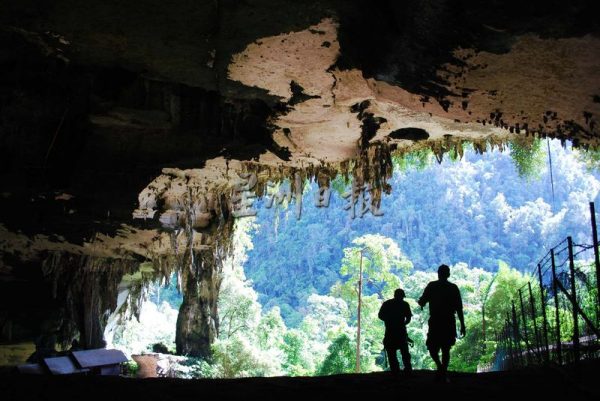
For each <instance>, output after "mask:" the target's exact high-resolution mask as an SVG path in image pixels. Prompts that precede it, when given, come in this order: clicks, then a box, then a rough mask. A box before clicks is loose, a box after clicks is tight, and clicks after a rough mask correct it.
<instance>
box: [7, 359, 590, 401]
mask: <svg viewBox="0 0 600 401" xmlns="http://www.w3.org/2000/svg"><path fill="white" fill-rule="evenodd" d="M599 371H600V362H599V361H593V362H585V363H582V364H581V365H580V367H579V368H573V367H567V368H563V369H557V368H531V369H525V370H518V371H511V372H494V373H481V374H469V373H454V374H452V375H451V380H452V382H451V383H449V384H438V383H434V381H433V378H434V373H433V372H432V371H417V372H415V374H414V376H413V377H411V378H395V377H392V376H390V375H389V374H388V373H371V374H361V375H353V374H347V375H335V376H326V377H297V378H289V377H275V378H247V379H229V380H184V379H145V380H144V379H125V378H115V377H98V376H82V377H76V376H62V377H60V376H59V377H50V376H13V375H5V376H0V377H1V378H0V394H2V398H3V399H5V400H38V399H39V400H41V399H44V400H47V399H60V400H76V399H77V400H83V399H102V400H110V399H139V400H188V399H189V400H192V399H193V400H198V399H219V400H221V399H231V398H238V399H239V398H241V397H243V398H244V399H260V400H264V399H278V398H279V399H288V398H290V397H292V398H302V399H306V400H314V399H356V398H366V399H369V400H384V399H408V400H420V399H423V400H428V399H432V398H433V397H440V396H442V397H444V399H448V400H508V399H525V398H529V399H534V397H535V399H562V400H588V399H590V400H591V399H594V400H598V399H600V391H599V389H598V382H597V375H598V372H599Z"/></svg>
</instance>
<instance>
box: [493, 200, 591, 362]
mask: <svg viewBox="0 0 600 401" xmlns="http://www.w3.org/2000/svg"><path fill="white" fill-rule="evenodd" d="M590 212H591V225H592V239H591V243H590V244H578V243H575V242H574V241H573V239H572V238H571V237H567V238H566V239H564V240H563V241H561V242H560V243H559V244H557V245H556V246H554V247H553V248H552V249H550V251H549V252H548V253H547V254H546V255H544V257H542V259H541V260H540V261H539V263H538V264H537V269H536V271H535V272H534V274H532V279H531V280H530V281H529V282H528V283H527V284H526V285H524V286H523V287H521V288H520V289H519V290H518V291H517V293H516V294H514V297H513V300H512V304H511V306H510V308H509V310H507V311H506V318H505V323H504V326H503V328H502V330H501V331H500V332H499V333H496V341H497V345H496V354H495V359H494V362H493V363H492V365H491V366H487V367H486V369H485V370H506V369H512V368H515V367H523V366H526V365H533V364H550V363H554V364H558V365H563V364H566V363H573V362H577V361H580V360H582V359H589V358H598V357H600V333H599V330H598V328H599V327H600V311H599V305H600V294H599V288H598V285H599V276H600V261H599V254H598V251H599V250H598V234H597V229H596V213H595V207H594V204H593V203H590Z"/></svg>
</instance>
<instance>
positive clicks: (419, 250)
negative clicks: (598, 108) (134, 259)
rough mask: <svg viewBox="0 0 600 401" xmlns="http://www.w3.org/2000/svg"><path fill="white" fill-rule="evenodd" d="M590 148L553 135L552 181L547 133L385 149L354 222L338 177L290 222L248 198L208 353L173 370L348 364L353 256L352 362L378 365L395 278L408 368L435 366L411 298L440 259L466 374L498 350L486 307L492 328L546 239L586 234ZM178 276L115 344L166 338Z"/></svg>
mask: <svg viewBox="0 0 600 401" xmlns="http://www.w3.org/2000/svg"><path fill="white" fill-rule="evenodd" d="M596 156H598V153H594V152H592V153H585V154H583V153H579V152H577V151H575V150H572V149H570V148H569V147H566V148H563V147H561V146H560V143H558V142H553V143H551V158H552V165H553V168H552V173H553V174H552V175H553V179H552V180H551V179H550V171H549V168H548V166H549V164H550V160H549V158H548V153H547V148H546V142H544V141H539V140H538V141H536V142H534V144H533V146H531V147H523V146H520V145H518V144H511V145H510V151H508V150H506V151H505V152H498V151H492V152H487V153H485V154H484V155H478V154H476V153H475V152H474V151H473V150H467V152H466V154H465V156H464V157H463V158H462V159H461V160H457V159H455V160H453V159H452V158H450V157H449V158H448V160H444V161H443V162H442V163H441V164H438V163H437V162H436V161H435V158H434V157H433V155H432V154H430V153H429V152H427V151H421V152H418V153H414V154H411V155H408V156H407V157H405V158H397V159H395V161H394V162H395V164H396V166H395V167H396V168H395V173H394V177H393V179H392V180H391V185H392V192H391V194H390V195H388V196H384V197H383V200H382V205H381V209H380V210H381V211H382V212H383V213H384V215H383V216H380V217H374V216H372V215H371V214H369V213H367V214H366V215H365V216H363V217H362V218H359V217H356V218H355V219H352V218H351V216H350V212H349V211H348V210H345V209H344V206H345V204H346V201H345V200H344V198H343V196H342V195H343V193H344V192H345V191H346V190H347V189H348V188H349V184H348V183H345V182H344V181H343V180H342V179H341V178H338V179H336V180H335V181H334V182H333V183H332V188H333V191H332V194H331V199H330V205H329V207H323V208H317V207H316V206H315V202H314V199H315V196H316V193H317V188H316V187H315V185H314V184H313V185H307V187H306V188H305V193H304V196H303V204H302V214H301V217H300V219H297V216H296V207H295V205H294V204H293V202H292V204H289V205H287V204H284V205H283V206H278V207H277V208H275V207H273V208H267V207H266V202H267V201H268V199H262V200H259V201H257V202H256V204H255V205H254V206H255V208H256V209H257V211H258V215H257V217H249V218H240V219H238V220H237V221H236V229H235V235H234V254H233V255H232V257H230V258H229V259H228V260H226V261H225V266H224V270H223V282H222V285H221V291H220V295H219V303H218V313H219V333H218V338H217V339H215V342H214V343H213V344H212V351H213V357H212V358H211V359H210V360H196V359H193V358H190V359H188V362H186V364H185V366H181V367H180V372H178V375H180V376H181V377H242V376H273V375H275V376H277V375H296V376H298V375H300V376H307V375H327V374H334V373H343V372H353V371H354V369H355V362H356V341H357V331H358V329H357V327H358V316H357V305H358V297H357V288H358V285H357V284H358V277H359V273H358V272H359V268H360V266H361V265H362V268H363V274H362V278H363V292H362V303H361V305H362V315H361V316H362V317H361V341H360V348H361V354H360V361H361V371H362V372H371V371H376V370H382V369H385V368H386V363H385V359H384V357H383V352H382V344H381V341H382V338H383V332H384V326H383V323H382V322H381V321H380V320H379V319H378V317H377V312H378V310H379V308H380V307H381V304H382V302H383V301H384V300H385V299H389V298H390V297H391V296H392V294H393V291H394V289H395V288H398V287H401V288H403V289H404V290H405V292H406V300H407V302H408V303H409V305H410V307H411V309H412V312H413V320H412V322H411V323H410V324H409V325H408V327H407V329H408V334H409V336H410V338H411V339H412V340H413V341H414V347H412V348H411V349H410V353H411V355H412V361H413V366H414V367H415V368H417V369H422V368H432V361H431V358H430V357H429V356H428V352H427V349H426V347H425V339H426V334H427V327H428V325H427V319H428V310H427V308H425V309H421V308H419V306H418V305H417V303H416V300H417V299H418V298H419V297H420V295H421V294H422V292H423V289H424V288H425V286H426V285H427V283H428V282H429V281H432V280H435V279H436V278H437V276H436V274H435V270H436V269H437V266H438V265H439V264H441V263H446V264H448V265H450V266H451V277H450V280H451V281H452V282H454V283H456V284H457V285H458V286H459V288H460V291H461V294H462V299H463V303H464V309H465V322H466V326H467V330H466V336H465V337H464V338H462V339H460V340H458V341H457V344H456V346H455V347H454V348H453V351H452V361H451V365H450V368H451V369H452V370H460V371H471V372H474V371H476V369H477V367H478V366H479V365H483V364H488V363H490V362H492V361H493V360H494V354H495V352H496V338H495V336H494V335H488V336H487V337H484V334H483V330H482V328H483V326H484V322H483V314H482V310H483V308H485V326H486V327H487V328H488V329H487V330H488V333H498V332H499V331H500V330H501V328H502V326H503V324H504V320H505V318H506V311H507V310H508V309H509V308H510V306H511V302H512V301H513V300H514V297H515V293H516V291H517V289H519V288H521V287H522V286H523V285H524V284H525V283H526V282H527V281H528V279H529V278H528V276H527V274H524V273H527V272H528V271H530V269H531V267H532V266H533V265H535V263H536V262H537V261H538V259H539V258H540V257H541V256H542V255H543V254H544V253H545V252H546V250H547V249H548V248H549V247H551V246H553V245H555V244H556V243H557V242H559V241H560V240H562V239H564V237H565V236H567V235H571V236H573V238H574V240H575V241H576V242H577V243H590V235H591V232H590V223H589V219H590V217H589V209H588V203H589V201H591V200H596V198H597V197H598V194H599V192H600V180H599V179H598V177H597V175H596V173H594V172H591V171H590V170H589V167H591V166H594V165H597V164H598V163H597V161H598V160H600V158H598V157H596ZM552 184H553V186H554V191H553V190H552ZM285 185H286V184H285V183H283V184H282V187H285ZM361 251H362V252H361ZM361 253H362V257H361ZM591 266H592V265H591V264H590V263H586V262H583V263H582V265H581V269H582V271H587V272H588V273H590V274H591V268H592V267H591ZM174 284H175V283H174V280H172V282H171V285H170V286H168V287H166V288H161V286H160V285H154V286H152V287H151V288H150V295H151V297H150V301H151V302H150V303H149V305H147V307H146V308H145V309H144V308H143V309H142V315H141V319H140V321H139V322H137V321H135V320H130V321H129V322H127V324H125V325H122V326H120V327H119V328H118V329H117V330H116V333H115V336H114V340H115V344H116V346H117V347H119V348H121V349H123V350H125V351H127V352H129V353H132V352H139V351H140V350H143V349H144V348H148V347H150V346H151V344H152V343H154V342H162V343H164V344H165V345H167V346H168V347H173V341H174V331H175V319H176V315H177V314H176V311H175V310H174V309H173V308H177V307H178V306H179V304H180V303H181V296H180V295H179V294H178V293H177V290H176V286H175V285H174ZM592 295H593V294H592ZM591 299H594V300H595V299H596V296H595V295H593V296H592V298H591ZM169 327H171V330H169Z"/></svg>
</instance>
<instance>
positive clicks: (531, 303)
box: [527, 281, 542, 362]
mask: <svg viewBox="0 0 600 401" xmlns="http://www.w3.org/2000/svg"><path fill="white" fill-rule="evenodd" d="M527 287H528V289H529V307H530V309H531V319H532V320H533V332H534V334H535V347H536V354H537V355H538V357H539V359H540V362H541V357H540V355H541V349H542V346H541V344H540V332H539V330H538V327H537V316H536V313H535V300H534V299H533V291H531V281H529V282H528V283H527Z"/></svg>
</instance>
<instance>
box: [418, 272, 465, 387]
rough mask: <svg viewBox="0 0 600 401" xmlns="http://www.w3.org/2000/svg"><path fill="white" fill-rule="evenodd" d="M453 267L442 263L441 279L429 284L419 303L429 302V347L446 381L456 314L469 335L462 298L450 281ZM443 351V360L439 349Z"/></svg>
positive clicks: (462, 327)
mask: <svg viewBox="0 0 600 401" xmlns="http://www.w3.org/2000/svg"><path fill="white" fill-rule="evenodd" d="M448 277H450V268H449V267H448V266H446V265H440V267H439V268H438V280H437V281H432V282H430V283H429V284H427V287H425V291H423V295H422V296H421V298H419V305H421V308H423V307H424V306H425V305H426V304H427V303H429V331H428V332H427V342H426V344H427V349H428V350H429V354H430V355H431V358H432V359H433V361H434V362H435V365H436V366H437V377H436V379H438V380H444V381H446V380H447V378H446V372H447V371H448V364H449V363H450V347H452V346H453V345H454V343H455V342H456V318H455V317H454V314H455V313H456V314H458V320H460V334H461V336H464V335H465V319H464V316H463V307H462V299H461V297H460V291H459V290H458V287H457V286H456V284H453V283H451V282H449V281H448ZM440 350H441V351H442V360H441V361H440V357H439V352H440Z"/></svg>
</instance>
